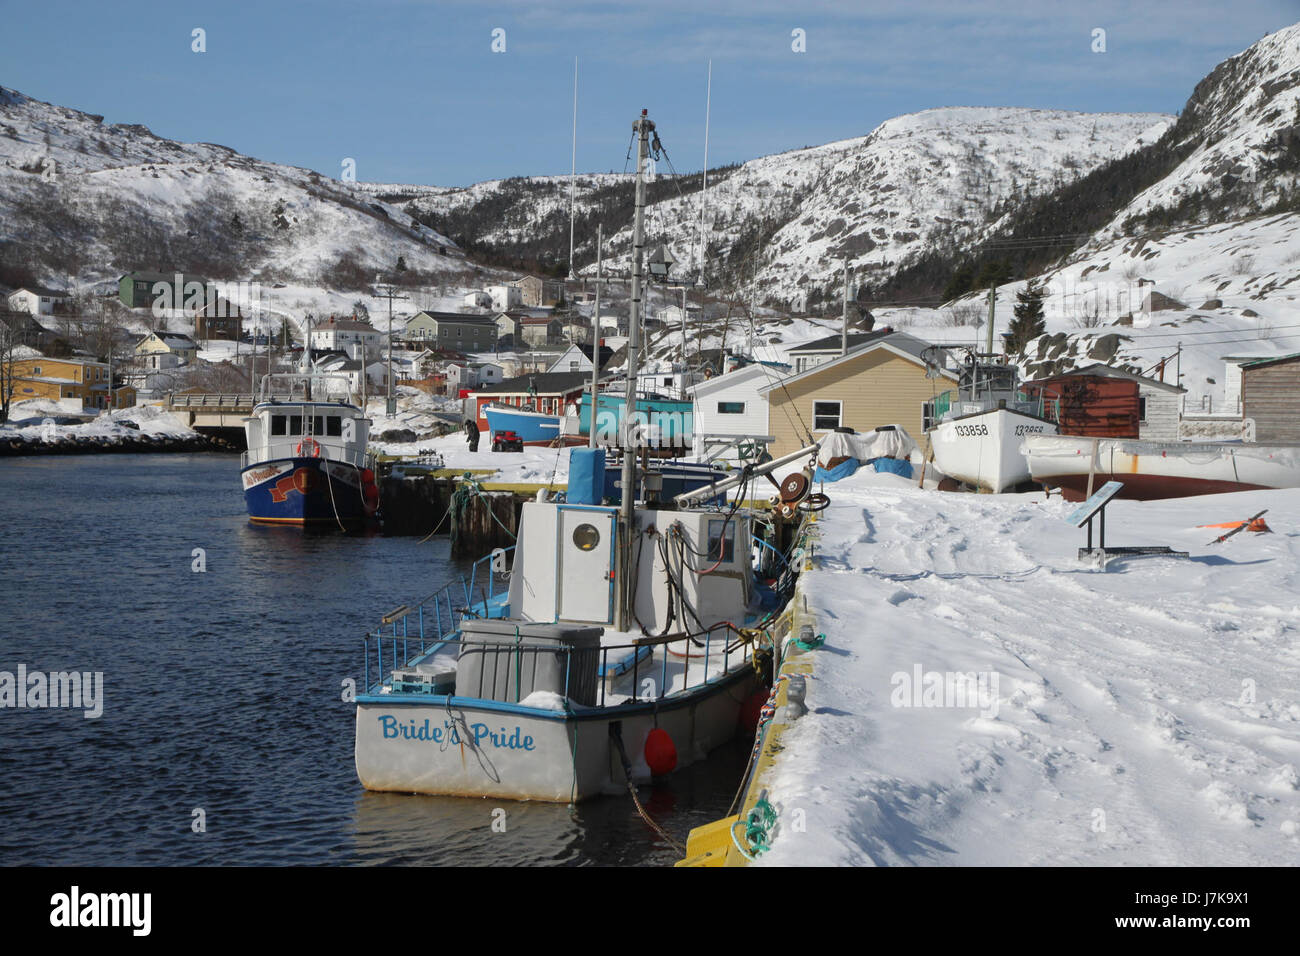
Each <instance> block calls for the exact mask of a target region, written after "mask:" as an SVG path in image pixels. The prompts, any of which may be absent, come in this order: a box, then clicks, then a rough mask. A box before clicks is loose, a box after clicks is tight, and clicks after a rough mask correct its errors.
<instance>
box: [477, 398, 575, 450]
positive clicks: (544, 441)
mask: <svg viewBox="0 0 1300 956" xmlns="http://www.w3.org/2000/svg"><path fill="white" fill-rule="evenodd" d="M483 415H484V417H486V418H487V423H488V431H489V433H490V434H489V438H490V437H491V435H495V434H497V433H499V432H514V433H515V434H516V435H518V436H519V437H520V439H521V440H522V441H523V443H524V444H525V445H549V444H550V443H551V442H553V441H555V440H557V439H558V438H559V437H560V434H561V433H560V416H559V415H545V414H542V413H540V412H529V411H524V410H523V409H518V408H508V407H502V406H499V405H488V406H487V407H486V408H484V409H483Z"/></svg>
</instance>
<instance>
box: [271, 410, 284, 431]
mask: <svg viewBox="0 0 1300 956" xmlns="http://www.w3.org/2000/svg"><path fill="white" fill-rule="evenodd" d="M271 434H272V435H283V434H284V416H283V415H272V416H271Z"/></svg>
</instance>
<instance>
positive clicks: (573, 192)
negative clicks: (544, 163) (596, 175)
mask: <svg viewBox="0 0 1300 956" xmlns="http://www.w3.org/2000/svg"><path fill="white" fill-rule="evenodd" d="M577 176H578V58H577V57H576V56H575V57H574V58H573V157H572V161H571V163H570V166H569V278H570V279H574V278H577V272H576V270H575V269H574V268H573V220H574V215H575V211H576V209H577V195H578V193H577V190H578V180H577Z"/></svg>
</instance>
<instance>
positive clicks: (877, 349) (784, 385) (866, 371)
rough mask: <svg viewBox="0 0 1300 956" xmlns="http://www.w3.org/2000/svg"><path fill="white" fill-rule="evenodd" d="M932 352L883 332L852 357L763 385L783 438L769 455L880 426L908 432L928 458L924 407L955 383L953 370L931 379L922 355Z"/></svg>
mask: <svg viewBox="0 0 1300 956" xmlns="http://www.w3.org/2000/svg"><path fill="white" fill-rule="evenodd" d="M835 338H836V339H837V340H838V338H839V336H835ZM928 346H929V343H926V342H922V341H921V340H920V339H917V338H914V337H913V336H910V335H908V334H906V333H904V332H894V331H892V330H889V329H883V330H881V331H880V332H876V333H871V334H870V335H867V336H860V337H859V341H858V344H856V345H853V346H851V347H850V350H849V352H848V354H847V355H843V356H840V357H838V358H834V359H829V360H827V361H823V362H822V363H821V364H818V365H813V366H811V367H809V368H808V369H807V370H806V371H804V372H801V373H799V374H797V375H792V376H790V377H789V378H785V379H781V380H780V381H777V382H773V383H771V384H769V385H765V386H763V387H762V388H760V389H759V393H760V394H761V395H764V396H765V397H766V398H767V431H768V434H769V435H772V436H774V437H775V439H776V440H775V441H774V442H772V444H771V445H769V446H768V451H769V452H770V453H771V454H772V456H773V457H774V458H779V457H780V456H782V455H786V454H789V453H790V452H794V451H798V450H799V449H800V448H802V447H803V446H805V445H807V444H809V440H808V439H809V437H811V438H812V439H814V440H816V439H819V438H821V437H823V436H825V435H826V434H827V433H828V432H831V431H833V430H834V429H836V428H840V427H847V428H853V429H856V430H857V431H860V432H862V431H870V430H872V429H873V428H876V427H877V426H879V425H902V426H903V428H905V429H907V432H908V434H910V435H911V436H912V437H913V438H915V439H916V441H917V443H918V444H919V445H920V446H921V448H922V449H923V450H927V451H928V449H929V440H928V438H927V436H926V433H925V428H924V425H923V424H922V421H923V406H924V404H925V403H926V402H929V401H932V400H933V399H934V396H935V394H937V393H939V392H945V391H947V390H948V389H949V388H950V387H951V386H950V384H949V382H950V381H955V380H956V376H955V375H953V373H951V372H948V371H936V372H935V373H934V374H936V375H938V376H940V377H939V378H927V377H926V365H925V361H924V360H923V359H922V358H921V353H922V352H923V351H924V350H925V349H926V348H928ZM945 380H947V381H945Z"/></svg>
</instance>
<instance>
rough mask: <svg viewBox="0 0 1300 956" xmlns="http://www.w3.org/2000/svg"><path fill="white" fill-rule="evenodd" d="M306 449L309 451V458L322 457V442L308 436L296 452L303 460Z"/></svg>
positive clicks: (300, 443) (299, 444) (299, 443)
mask: <svg viewBox="0 0 1300 956" xmlns="http://www.w3.org/2000/svg"><path fill="white" fill-rule="evenodd" d="M304 447H306V449H307V457H309V458H319V457H320V442H318V441H317V440H316V439H314V438H312V437H310V436H308V437H307V438H304V439H303V440H302V441H300V442H298V448H297V449H296V450H295V452H294V454H295V455H297V456H298V457H299V458H302V457H303V453H302V450H303V448H304Z"/></svg>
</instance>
